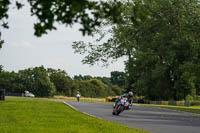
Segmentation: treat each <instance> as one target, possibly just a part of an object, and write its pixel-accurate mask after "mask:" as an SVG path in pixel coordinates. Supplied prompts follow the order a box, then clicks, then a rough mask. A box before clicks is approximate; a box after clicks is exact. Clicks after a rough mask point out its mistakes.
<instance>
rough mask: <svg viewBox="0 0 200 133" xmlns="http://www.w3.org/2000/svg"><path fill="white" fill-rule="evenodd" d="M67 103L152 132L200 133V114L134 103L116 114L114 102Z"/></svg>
mask: <svg viewBox="0 0 200 133" xmlns="http://www.w3.org/2000/svg"><path fill="white" fill-rule="evenodd" d="M65 103H67V104H69V105H71V106H72V107H74V108H75V109H77V110H79V111H80V112H83V113H86V114H89V115H92V116H95V117H98V118H101V119H105V120H109V121H113V122H118V123H122V124H126V125H128V126H130V127H133V128H139V129H143V130H147V131H150V132H152V133H200V115H195V114H191V113H185V112H179V111H172V110H169V109H163V108H157V107H144V106H137V105H133V106H132V109H130V110H126V111H124V112H122V113H121V114H120V115H119V116H114V115H112V104H106V103H87V102H72V101H65Z"/></svg>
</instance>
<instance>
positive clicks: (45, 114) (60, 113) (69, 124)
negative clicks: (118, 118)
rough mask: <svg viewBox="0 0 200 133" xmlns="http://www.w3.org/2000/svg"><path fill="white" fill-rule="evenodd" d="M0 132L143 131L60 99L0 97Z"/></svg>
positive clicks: (107, 132)
mask: <svg viewBox="0 0 200 133" xmlns="http://www.w3.org/2000/svg"><path fill="white" fill-rule="evenodd" d="M0 131H1V133H122V132H124V133H147V132H145V131H142V130H138V129H133V128H129V127H127V126H124V125H121V124H117V123H112V122H109V121H105V120H100V119H97V118H94V117H91V116H88V115H85V114H83V113H80V112H78V111H75V110H73V109H72V108H70V107H68V106H67V105H65V104H63V103H61V102H54V101H49V100H47V99H41V98H40V99H38V98H13V97H7V98H6V101H0Z"/></svg>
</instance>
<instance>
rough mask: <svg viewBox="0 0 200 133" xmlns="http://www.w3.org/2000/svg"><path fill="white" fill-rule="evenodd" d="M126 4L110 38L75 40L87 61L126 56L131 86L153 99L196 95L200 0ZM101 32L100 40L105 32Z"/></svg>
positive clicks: (164, 0) (127, 73)
mask: <svg viewBox="0 0 200 133" xmlns="http://www.w3.org/2000/svg"><path fill="white" fill-rule="evenodd" d="M124 6H125V7H126V9H125V10H124V12H123V20H122V23H118V24H114V25H113V24H112V23H111V24H112V26H111V28H110V29H109V31H110V33H111V37H110V39H108V41H107V42H105V43H103V44H96V43H89V44H85V43H84V42H75V43H74V45H73V48H74V49H75V52H77V53H81V54H85V53H86V54H88V55H86V57H85V59H84V60H83V63H89V64H94V63H95V62H97V61H102V62H104V63H107V61H108V60H109V59H114V60H115V59H118V58H120V57H122V56H126V57H127V61H126V69H125V70H126V75H127V76H128V88H129V89H132V90H133V91H134V92H135V93H136V94H138V95H142V96H146V98H147V99H150V100H169V99H174V100H181V99H185V98H186V97H187V96H188V95H191V96H195V95H196V92H197V90H198V89H197V88H199V82H198V81H199V75H200V73H199V71H198V70H199V67H200V62H199V58H200V56H199V53H200V45H199V41H200V40H199V38H198V35H199V30H197V27H199V23H198V21H199V20H200V17H199V13H200V5H199V1H197V0H163V1H159V0H152V1H149V0H144V1H140V0H135V1H131V2H127V3H125V4H124ZM107 22H108V23H109V22H110V21H109V20H108V21H107ZM99 33H100V35H102V36H100V39H99V40H101V39H102V37H104V35H105V34H102V33H101V32H99ZM97 43H99V42H98V41H97ZM87 52H88V53H87Z"/></svg>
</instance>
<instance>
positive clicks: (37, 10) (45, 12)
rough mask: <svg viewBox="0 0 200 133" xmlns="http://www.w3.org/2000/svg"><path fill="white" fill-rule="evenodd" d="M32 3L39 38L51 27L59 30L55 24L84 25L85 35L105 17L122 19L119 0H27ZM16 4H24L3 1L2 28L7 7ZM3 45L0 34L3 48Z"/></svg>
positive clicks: (5, 20) (5, 24) (81, 29)
mask: <svg viewBox="0 0 200 133" xmlns="http://www.w3.org/2000/svg"><path fill="white" fill-rule="evenodd" d="M27 1H28V3H29V4H30V6H31V15H32V16H36V17H37V19H38V21H37V22H36V23H35V24H34V29H35V33H34V34H35V35H36V36H38V37H40V36H42V35H43V34H47V31H48V30H50V31H51V30H56V26H55V23H56V22H57V23H59V24H64V25H66V26H72V25H73V24H75V23H79V24H81V25H82V28H80V31H81V32H82V33H83V35H85V34H88V35H91V34H92V32H93V31H94V29H95V28H96V27H97V26H99V25H100V24H101V22H102V19H103V18H111V19H112V21H113V22H114V23H115V22H117V21H119V20H120V17H119V16H120V14H121V11H122V8H121V2H120V1H118V0H113V1H111V0H109V1H101V0H99V1H93V0H27ZM11 3H14V4H15V6H16V7H17V9H20V8H22V7H23V3H22V2H21V1H18V0H13V1H11V0H0V24H1V26H2V27H3V28H9V26H8V22H7V19H8V17H9V16H8V10H9V8H10V4H11ZM2 44H3V40H1V33H0V48H1V46H2Z"/></svg>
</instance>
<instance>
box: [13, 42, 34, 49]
mask: <svg viewBox="0 0 200 133" xmlns="http://www.w3.org/2000/svg"><path fill="white" fill-rule="evenodd" d="M11 46H13V47H17V48H33V45H32V44H31V43H30V42H28V41H21V42H13V43H11Z"/></svg>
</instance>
